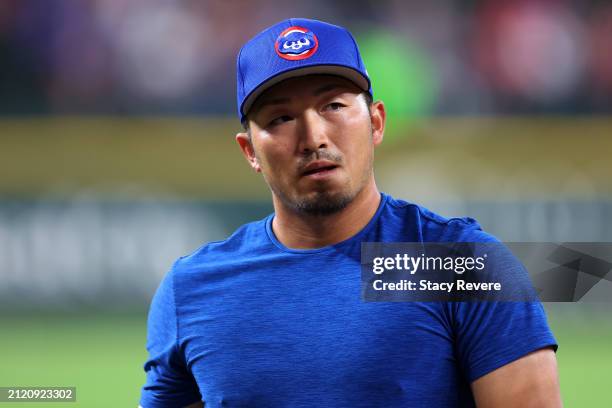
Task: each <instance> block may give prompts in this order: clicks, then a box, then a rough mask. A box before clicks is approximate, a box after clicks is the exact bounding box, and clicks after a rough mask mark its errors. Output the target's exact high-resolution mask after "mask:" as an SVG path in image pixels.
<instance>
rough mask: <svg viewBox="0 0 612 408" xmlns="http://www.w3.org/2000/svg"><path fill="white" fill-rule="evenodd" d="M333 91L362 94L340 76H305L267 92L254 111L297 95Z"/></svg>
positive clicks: (276, 86) (279, 84) (284, 82)
mask: <svg viewBox="0 0 612 408" xmlns="http://www.w3.org/2000/svg"><path fill="white" fill-rule="evenodd" d="M333 89H344V90H349V91H354V92H355V93H361V92H362V91H361V90H360V89H359V87H358V86H357V85H355V84H353V83H352V82H351V81H349V80H348V79H345V78H342V77H339V76H335V75H304V76H301V77H296V78H289V79H286V80H284V81H282V82H280V83H278V84H276V85H274V86H272V87H271V88H270V89H267V90H265V91H264V92H263V93H262V94H261V95H260V96H259V97H258V98H257V100H256V101H255V103H254V104H253V108H252V111H253V112H255V111H257V110H259V109H261V108H262V107H263V106H265V105H268V104H270V103H274V102H278V103H281V102H283V101H287V102H288V101H289V100H290V99H291V98H292V97H294V96H296V94H302V93H306V94H311V95H314V96H317V95H319V94H322V93H325V92H328V91H331V90H333Z"/></svg>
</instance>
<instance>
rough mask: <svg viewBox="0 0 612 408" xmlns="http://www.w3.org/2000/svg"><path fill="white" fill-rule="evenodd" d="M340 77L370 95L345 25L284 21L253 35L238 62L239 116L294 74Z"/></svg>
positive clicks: (355, 44)
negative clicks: (261, 96) (269, 89)
mask: <svg viewBox="0 0 612 408" xmlns="http://www.w3.org/2000/svg"><path fill="white" fill-rule="evenodd" d="M310 74H331V75H338V76H341V77H344V78H347V79H349V80H350V81H352V82H354V83H355V84H356V85H357V86H358V87H359V88H361V89H363V90H364V91H368V92H369V93H370V95H372V85H371V83H370V78H369V76H368V72H367V71H366V68H365V65H364V64H363V60H362V59H361V55H360V54H359V48H358V47H357V43H356V42H355V39H354V38H353V36H352V35H351V33H350V32H349V31H348V30H347V29H345V28H342V27H339V26H336V25H333V24H328V23H324V22H322V21H317V20H309V19H306V18H290V19H288V20H284V21H281V22H280V23H277V24H275V25H273V26H272V27H269V28H267V29H265V30H264V31H262V32H261V33H259V34H257V35H256V36H255V37H253V38H252V39H250V40H249V41H248V42H247V43H246V44H245V45H244V46H243V47H242V48H241V49H240V52H239V53H238V59H237V62H236V77H237V85H238V86H237V88H238V89H237V97H238V117H239V118H240V121H244V119H245V117H246V114H247V112H248V111H249V109H250V108H251V106H252V105H253V102H255V100H256V99H257V97H258V96H259V95H261V93H262V92H263V91H265V90H266V89H268V88H270V87H271V86H273V85H275V84H277V83H279V82H281V81H283V80H285V79H288V78H292V77H297V76H302V75H310Z"/></svg>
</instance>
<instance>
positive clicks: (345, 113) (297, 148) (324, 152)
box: [239, 75, 384, 215]
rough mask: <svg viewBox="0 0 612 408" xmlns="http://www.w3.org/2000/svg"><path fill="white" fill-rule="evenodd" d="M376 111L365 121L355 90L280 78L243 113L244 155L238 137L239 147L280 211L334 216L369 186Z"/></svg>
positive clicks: (327, 81)
mask: <svg viewBox="0 0 612 408" xmlns="http://www.w3.org/2000/svg"><path fill="white" fill-rule="evenodd" d="M375 105H376V104H375ZM381 105H382V104H381ZM376 106H377V105H376ZM376 106H373V111H374V116H373V114H372V111H371V110H370V108H369V107H368V105H367V103H366V100H365V98H364V96H363V95H362V91H361V90H360V89H359V88H358V87H357V86H356V85H354V84H353V83H352V82H350V81H348V80H346V79H344V78H341V77H336V76H331V75H309V76H302V77H298V78H292V79H288V80H285V81H283V82H281V83H279V84H277V85H275V86H273V87H272V88H270V89H269V90H267V91H266V92H264V93H263V94H262V95H261V96H260V97H259V98H258V99H257V101H256V102H255V104H254V106H253V108H252V109H251V110H250V112H249V115H248V120H249V129H250V136H251V137H250V148H251V149H252V150H251V151H250V152H249V151H248V150H249V148H248V147H249V146H244V144H245V143H246V141H245V140H244V138H243V142H240V140H239V143H240V144H241V147H242V148H243V151H244V152H245V155H246V156H247V159H249V161H250V162H251V165H252V166H253V167H254V168H255V169H256V170H257V171H261V172H262V173H263V176H264V178H265V180H266V182H267V183H268V185H269V186H270V188H271V190H272V192H273V193H274V195H275V197H276V198H277V199H278V200H280V201H281V202H282V203H283V204H284V205H285V206H286V207H288V208H290V209H292V210H295V211H299V212H303V213H308V214H312V215H321V214H330V213H334V212H336V211H339V210H341V209H342V208H344V207H345V206H346V205H347V204H349V203H350V202H351V201H352V200H353V199H354V198H355V197H356V196H357V194H359V193H360V192H361V191H362V190H363V188H364V187H365V186H366V185H368V183H369V182H371V181H373V171H372V162H373V148H374V146H375V145H377V144H379V143H380V141H381V140H382V130H380V132H379V131H378V128H379V127H380V125H379V123H378V122H379V121H380V118H379V117H378V116H376V115H380V110H381V109H382V111H383V112H382V116H383V118H382V122H383V124H384V108H380V107H378V109H377V108H376ZM375 116H376V117H375ZM373 120H374V121H373ZM373 123H375V126H376V129H373ZM379 133H380V134H379Z"/></svg>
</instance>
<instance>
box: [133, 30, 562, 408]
mask: <svg viewBox="0 0 612 408" xmlns="http://www.w3.org/2000/svg"><path fill="white" fill-rule="evenodd" d="M237 71H238V72H237V78H238V110H239V116H240V119H241V121H242V123H243V125H244V127H245V131H244V132H242V133H239V134H238V135H237V136H236V140H237V142H238V144H239V146H240V149H241V150H242V153H243V154H244V156H245V158H246V159H247V161H248V163H249V164H250V166H251V167H252V168H253V170H255V171H256V172H259V173H262V175H263V177H264V179H265V181H266V183H267V184H268V185H269V187H270V189H271V192H272V201H273V204H274V210H275V211H274V214H272V215H270V216H269V217H267V218H265V219H264V220H261V221H258V222H254V223H250V224H247V225H245V226H243V227H241V228H240V229H238V230H237V231H236V232H235V233H234V234H233V235H232V236H231V237H229V238H228V239H227V240H225V241H221V242H213V243H210V244H208V245H205V246H204V247H202V248H200V249H199V250H197V251H196V252H195V253H193V254H191V255H189V256H187V257H183V258H180V259H179V260H178V261H177V262H176V263H175V265H174V266H173V268H172V270H171V271H170V273H169V274H168V275H167V276H166V277H165V279H164V280H163V282H162V283H161V285H160V287H159V289H158V291H157V293H156V295H155V297H154V299H153V301H152V304H151V310H150V315H149V333H148V344H147V348H148V350H149V353H150V358H149V360H148V361H147V363H146V364H145V371H146V373H147V381H146V384H145V386H144V387H143V391H142V399H141V405H142V406H143V407H144V408H154V407H181V406H190V407H197V406H202V401H203V402H204V404H203V405H205V406H206V407H220V406H228V407H232V406H240V407H245V406H248V407H469V406H474V404H476V405H477V406H478V407H515V406H516V407H519V406H520V407H558V406H561V402H560V397H559V387H558V381H557V370H556V361H555V354H554V350H556V344H555V340H554V338H553V336H552V334H551V333H550V330H549V328H548V326H547V324H546V319H545V315H544V312H543V309H542V307H541V305H540V304H539V303H534V302H514V303H510V302H505V303H503V302H488V303H486V302H481V303H467V302H456V303H453V302H430V303H422V302H400V303H396V302H372V303H369V302H363V301H362V300H361V295H360V293H361V288H360V285H361V281H360V246H361V243H362V242H460V241H461V242H494V241H495V239H494V238H492V237H491V236H490V235H488V234H486V233H484V232H483V231H482V230H481V229H480V227H479V226H478V224H477V223H476V222H475V221H474V220H472V219H469V218H455V219H446V218H443V217H440V216H438V215H436V214H433V213H432V212H430V211H428V210H426V209H424V208H422V207H420V206H417V205H415V204H410V203H407V202H405V201H401V200H396V199H394V198H392V197H390V196H388V195H386V194H381V193H380V192H379V191H378V189H377V187H376V182H375V179H374V174H373V151H374V148H375V147H376V146H378V145H379V144H380V143H381V142H382V140H383V134H384V128H385V117H386V116H385V107H384V104H383V103H382V102H380V101H377V102H372V89H371V86H370V80H369V78H368V74H367V71H366V70H365V67H364V65H363V62H362V59H361V56H360V55H359V51H358V48H357V45H356V43H355V42H354V40H353V37H352V36H351V34H350V33H349V32H348V31H346V30H345V29H343V28H340V27H337V26H333V25H330V24H326V23H323V22H319V21H313V20H306V19H290V20H286V21H282V22H280V23H278V24H276V25H274V26H272V27H270V28H268V29H267V30H265V31H263V32H262V33H260V34H258V35H257V36H255V37H254V38H253V39H251V40H250V41H249V42H248V43H247V44H245V46H244V47H243V48H242V49H241V51H240V54H239V55H238V64H237Z"/></svg>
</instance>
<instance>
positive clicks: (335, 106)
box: [326, 102, 344, 111]
mask: <svg viewBox="0 0 612 408" xmlns="http://www.w3.org/2000/svg"><path fill="white" fill-rule="evenodd" d="M343 107H344V105H343V104H341V103H340V102H332V103H330V104H328V105H327V106H326V108H327V109H328V110H332V111H337V110H340V109H342V108H343Z"/></svg>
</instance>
